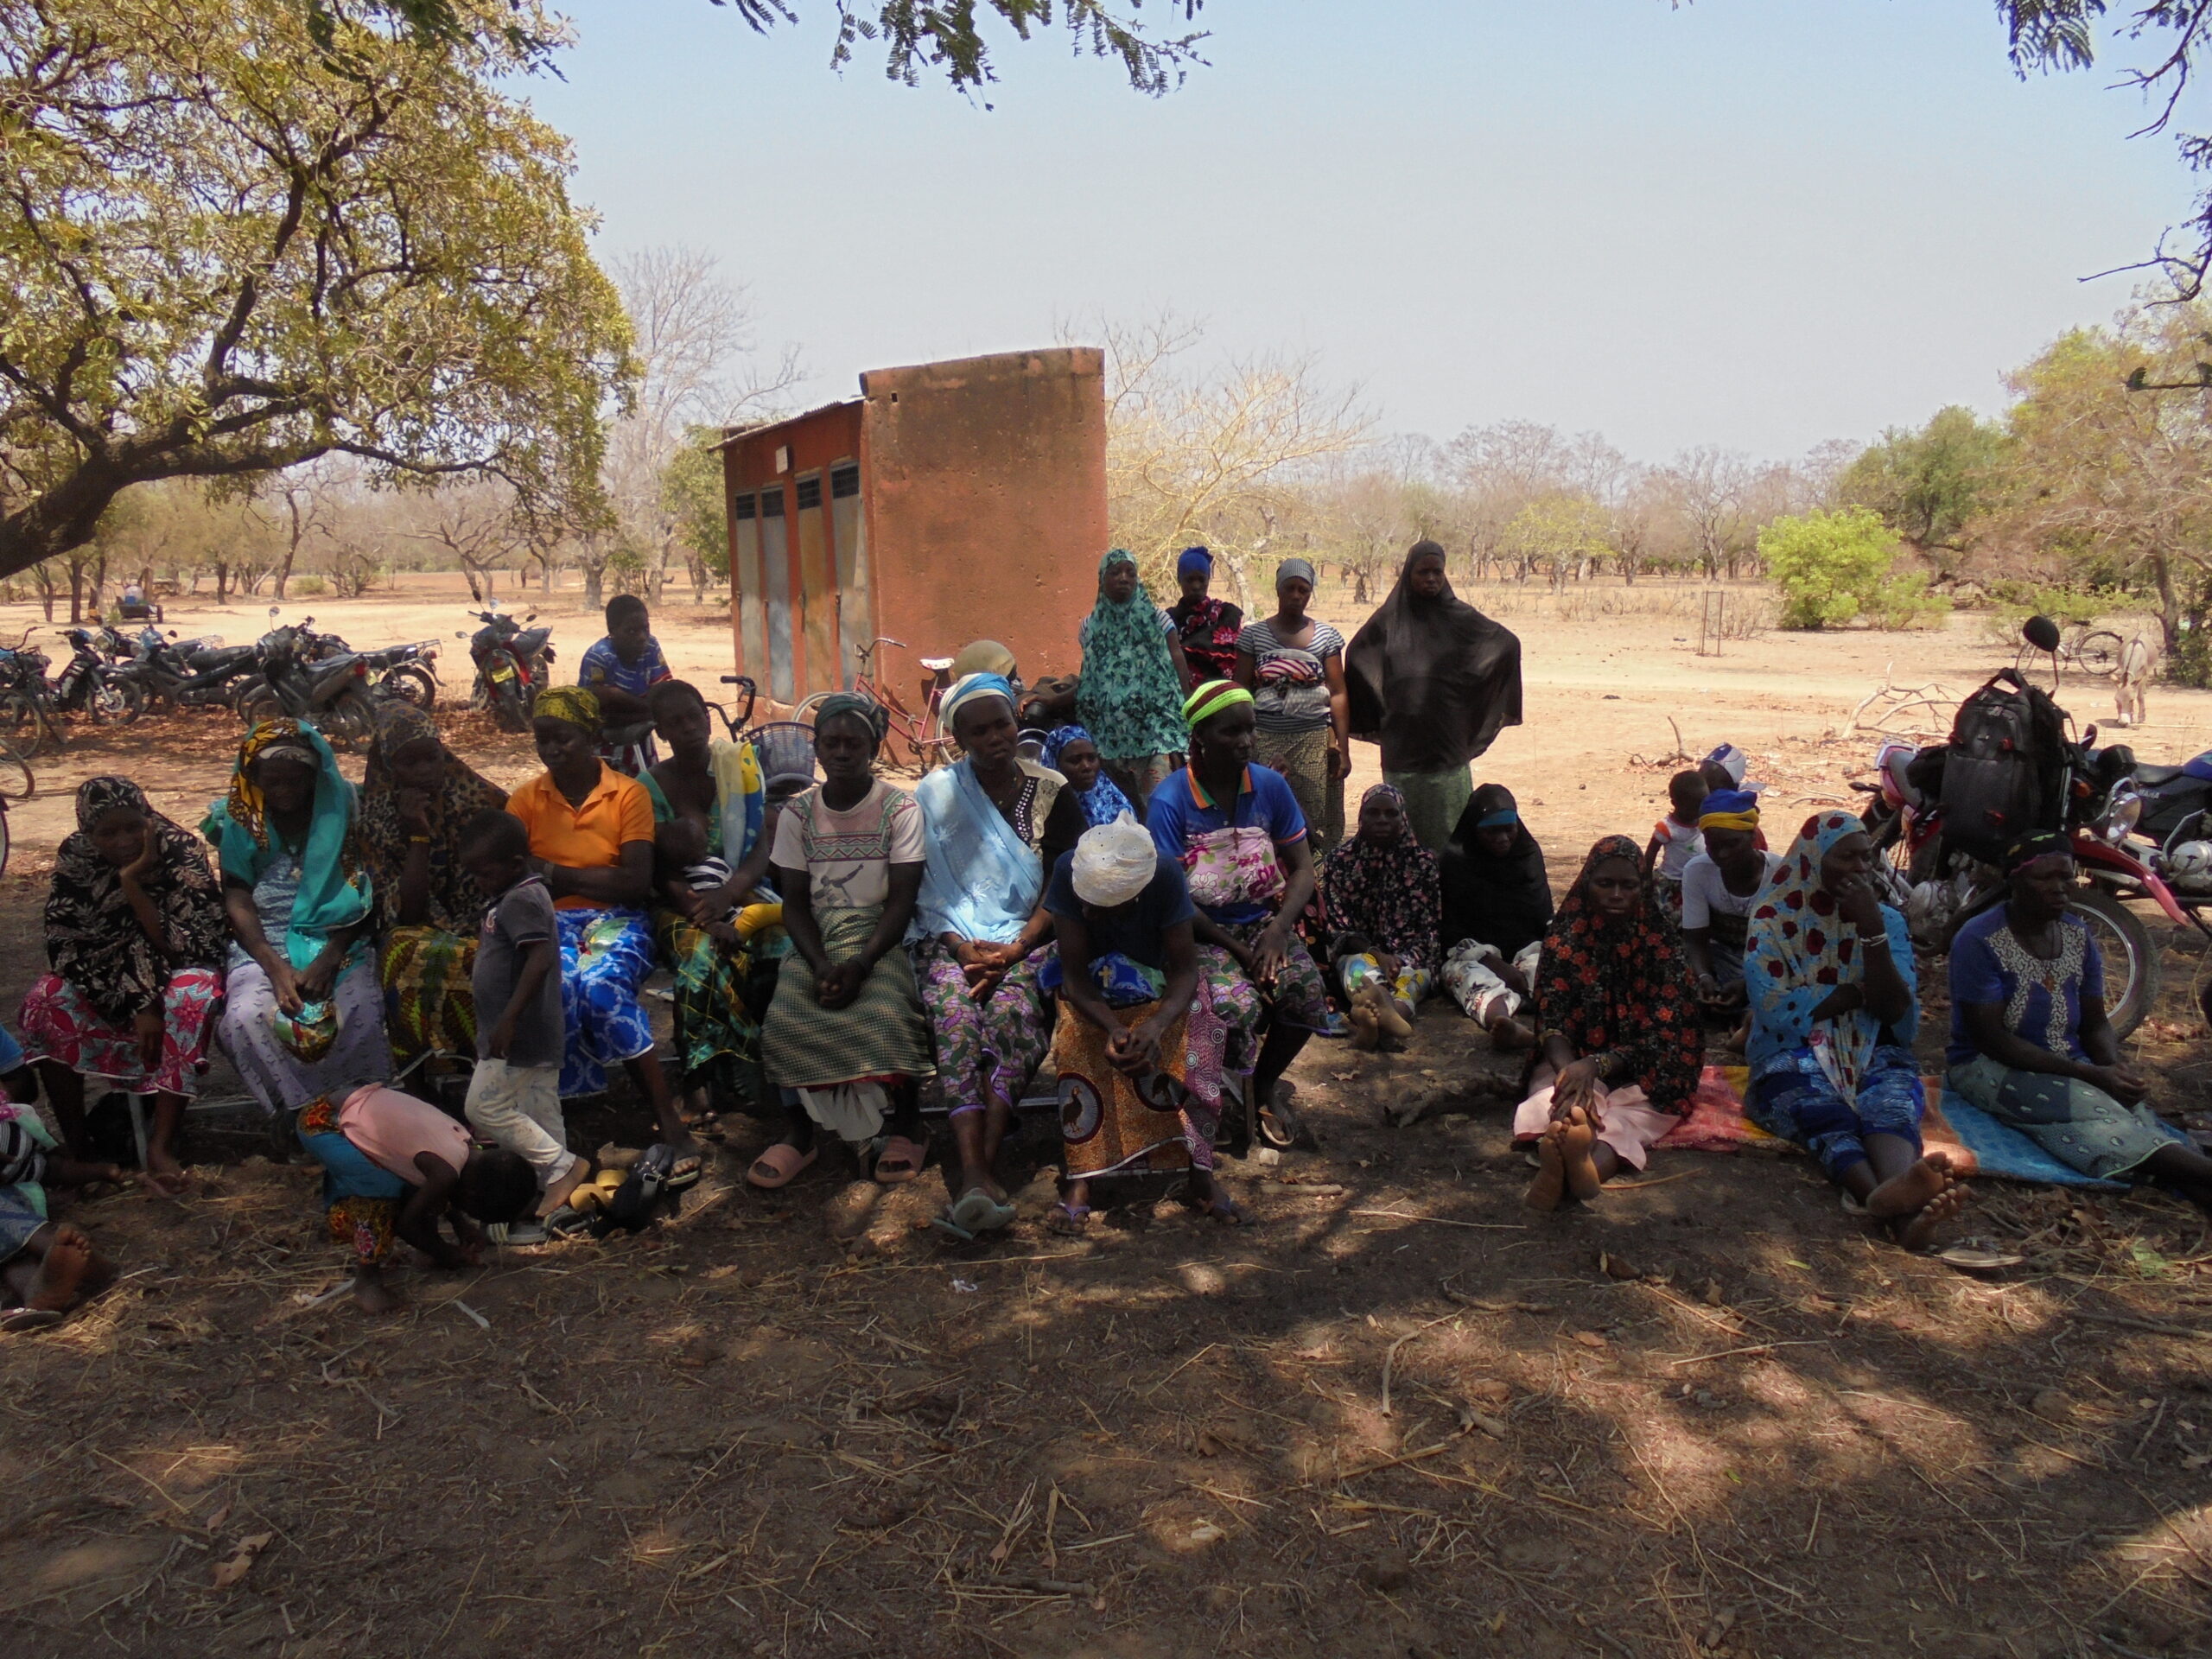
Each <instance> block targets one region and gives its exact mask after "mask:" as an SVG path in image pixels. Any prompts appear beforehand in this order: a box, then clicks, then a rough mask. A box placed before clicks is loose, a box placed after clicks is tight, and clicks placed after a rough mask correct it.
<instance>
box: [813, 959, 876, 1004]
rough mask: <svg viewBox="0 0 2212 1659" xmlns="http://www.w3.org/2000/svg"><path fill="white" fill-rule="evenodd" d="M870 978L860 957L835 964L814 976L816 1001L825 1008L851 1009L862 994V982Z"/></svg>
mask: <svg viewBox="0 0 2212 1659" xmlns="http://www.w3.org/2000/svg"><path fill="white" fill-rule="evenodd" d="M867 978H868V969H867V968H866V967H865V966H863V965H862V963H861V959H860V958H859V957H849V958H848V959H847V960H845V961H843V962H840V963H832V964H831V965H830V966H829V969H827V970H825V971H824V972H822V973H819V974H817V975H816V976H814V1000H815V1001H816V1002H817V1003H818V1004H820V1005H821V1006H822V1007H825V1008H842V1007H850V1006H851V1005H852V1002H853V999H854V998H855V997H857V996H858V995H860V994H861V982H862V981H864V980H866V979H867Z"/></svg>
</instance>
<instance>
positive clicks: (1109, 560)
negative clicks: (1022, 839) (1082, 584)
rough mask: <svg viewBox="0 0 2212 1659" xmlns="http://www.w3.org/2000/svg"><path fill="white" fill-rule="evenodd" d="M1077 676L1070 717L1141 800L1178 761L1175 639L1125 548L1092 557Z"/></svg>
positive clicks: (1111, 772) (1180, 669)
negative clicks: (1092, 594) (1094, 568)
mask: <svg viewBox="0 0 2212 1659" xmlns="http://www.w3.org/2000/svg"><path fill="white" fill-rule="evenodd" d="M1076 639H1077V643H1078V644H1079V645H1082V647H1083V676H1082V678H1081V680H1080V682H1079V683H1078V684H1077V688H1076V704H1075V706H1076V715H1077V718H1078V719H1079V720H1081V721H1083V723H1084V725H1085V726H1086V727H1088V728H1090V735H1091V740H1092V741H1094V742H1095V743H1096V744H1097V746H1098V758H1099V759H1100V760H1102V761H1103V762H1104V763H1105V767H1106V772H1107V775H1108V776H1109V777H1110V778H1112V779H1113V780H1114V781H1115V783H1116V784H1117V785H1120V786H1121V789H1122V793H1123V794H1125V795H1127V796H1128V798H1130V799H1131V800H1135V801H1141V800H1144V799H1146V798H1148V797H1149V796H1150V795H1151V794H1152V791H1154V789H1155V788H1157V787H1158V786H1159V784H1160V779H1163V778H1165V777H1166V776H1167V774H1168V773H1169V772H1173V771H1174V770H1175V768H1176V767H1177V766H1179V765H1181V764H1182V749H1183V721H1182V715H1181V711H1182V707H1183V684H1184V680H1185V673H1186V671H1185V667H1184V664H1183V646H1182V642H1181V641H1180V640H1179V639H1177V637H1176V634H1175V625H1174V623H1173V622H1172V621H1171V620H1168V617H1167V613H1166V612H1164V611H1162V610H1161V609H1160V607H1158V606H1157V605H1154V603H1153V602H1152V595H1151V594H1148V593H1147V592H1146V591H1145V586H1144V582H1142V581H1141V579H1140V578H1139V576H1138V575H1137V562H1136V560H1135V557H1133V556H1131V555H1130V554H1129V552H1128V550H1126V549H1124V548H1119V547H1117V548H1115V549H1114V550H1112V551H1110V552H1109V553H1108V554H1107V555H1106V556H1105V557H1104V558H1103V559H1101V560H1099V562H1098V602H1097V604H1096V606H1094V607H1092V608H1091V612H1090V615H1089V616H1087V617H1085V618H1084V620H1083V626H1082V628H1081V629H1080V630H1079V631H1078V632H1077V635H1076Z"/></svg>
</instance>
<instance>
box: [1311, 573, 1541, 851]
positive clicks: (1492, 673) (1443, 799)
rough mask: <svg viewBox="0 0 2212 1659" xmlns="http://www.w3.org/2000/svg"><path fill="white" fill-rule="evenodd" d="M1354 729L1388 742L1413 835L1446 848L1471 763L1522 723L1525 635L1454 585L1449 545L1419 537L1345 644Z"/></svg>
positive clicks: (1390, 779)
mask: <svg viewBox="0 0 2212 1659" xmlns="http://www.w3.org/2000/svg"><path fill="white" fill-rule="evenodd" d="M1344 689H1345V690H1346V692H1347V694H1348V695H1349V696H1350V699H1351V732H1352V735H1353V736H1355V737H1359V738H1363V739H1365V740H1366V741H1369V742H1371V743H1378V744H1380V745H1381V746H1382V748H1383V781H1384V782H1385V783H1389V784H1395V785H1397V786H1398V788H1399V789H1400V790H1401V791H1403V792H1404V794H1405V798H1406V816H1407V817H1408V820H1409V821H1410V822H1411V823H1412V824H1413V827H1414V835H1415V836H1417V837H1418V838H1419V839H1420V841H1421V845H1422V846H1424V847H1426V848H1427V849H1429V850H1430V851H1431V852H1436V851H1440V850H1441V849H1442V848H1443V846H1444V843H1445V842H1446V839H1447V838H1448V837H1449V836H1451V834H1452V826H1453V825H1454V824H1456V823H1458V822H1459V815H1460V813H1461V812H1463V811H1464V810H1465V809H1466V805H1467V801H1468V799H1469V798H1470V797H1471V795H1472V794H1473V792H1474V783H1473V779H1472V778H1471V776H1470V775H1469V773H1468V771H1467V763H1468V762H1469V761H1470V760H1473V759H1474V758H1475V757H1476V756H1477V755H1479V754H1481V753H1484V751H1486V750H1487V749H1488V748H1489V747H1490V746H1491V743H1493V742H1495V741H1497V734H1498V733H1499V731H1501V730H1502V729H1503V728H1505V727H1508V726H1518V725H1519V724H1520V723H1521V642H1520V640H1518V639H1516V638H1515V637H1514V636H1513V635H1512V633H1510V632H1509V631H1507V630H1506V629H1504V628H1503V627H1501V626H1498V625H1497V623H1495V622H1493V621H1491V620H1490V618H1488V617H1486V616H1484V614H1483V613H1481V612H1480V611H1478V610H1477V609H1476V608H1475V607H1473V606H1471V605H1470V604H1467V603H1466V602H1465V601H1463V600H1461V599H1459V597H1458V596H1457V595H1455V594H1453V593H1452V584H1451V582H1449V581H1448V580H1447V579H1446V576H1445V574H1444V550H1443V549H1442V548H1441V547H1439V546H1438V545H1437V544H1436V543H1434V542H1427V541H1423V542H1415V543H1414V544H1413V546H1412V547H1411V548H1410V549H1409V550H1408V551H1407V554H1406V563H1405V568H1404V569H1402V570H1401V571H1400V572H1399V573H1398V585H1397V586H1396V587H1395V588H1392V589H1391V590H1390V594H1389V598H1387V599H1385V600H1384V601H1383V602H1382V604H1380V605H1379V606H1377V607H1376V610H1375V614H1374V615H1372V616H1370V617H1369V618H1368V619H1367V622H1366V625H1365V626H1363V627H1362V628H1361V629H1360V631H1359V632H1357V633H1356V634H1354V635H1353V636H1352V641H1351V647H1350V648H1349V649H1348V650H1347V651H1346V652H1344Z"/></svg>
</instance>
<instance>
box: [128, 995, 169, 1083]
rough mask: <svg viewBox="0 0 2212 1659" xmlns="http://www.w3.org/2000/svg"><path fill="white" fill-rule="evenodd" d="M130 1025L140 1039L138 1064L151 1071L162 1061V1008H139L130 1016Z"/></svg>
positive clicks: (133, 1032)
mask: <svg viewBox="0 0 2212 1659" xmlns="http://www.w3.org/2000/svg"><path fill="white" fill-rule="evenodd" d="M130 1027H131V1032H132V1034H133V1035H134V1036H136V1037H137V1039H138V1064H139V1065H143V1066H144V1067H145V1068H146V1070H147V1071H149V1072H151V1071H153V1069H154V1068H155V1067H156V1066H157V1065H160V1064H161V1063H162V1010H161V1009H160V1008H158V1007H152V1008H141V1009H139V1010H138V1012H137V1014H133V1015H131V1016H130Z"/></svg>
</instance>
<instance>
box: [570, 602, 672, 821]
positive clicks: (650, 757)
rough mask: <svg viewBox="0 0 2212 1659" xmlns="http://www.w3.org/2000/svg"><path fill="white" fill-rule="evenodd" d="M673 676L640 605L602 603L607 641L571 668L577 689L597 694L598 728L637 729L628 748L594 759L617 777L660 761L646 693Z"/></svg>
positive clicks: (603, 751) (618, 746)
mask: <svg viewBox="0 0 2212 1659" xmlns="http://www.w3.org/2000/svg"><path fill="white" fill-rule="evenodd" d="M675 677H676V671H675V670H673V669H671V667H669V665H668V658H665V657H664V656H662V655H661V649H660V641H659V640H658V639H654V638H653V620H652V613H650V612H648V611H647V610H646V609H645V601H644V600H642V599H639V597H638V596H637V595H636V594H615V595H614V597H613V598H612V599H610V600H608V601H607V637H606V638H605V639H601V640H600V641H599V642H598V643H597V644H595V645H592V646H591V647H590V648H589V649H588V650H587V651H586V652H584V654H583V660H582V662H580V663H578V664H576V683H577V684H578V685H581V686H584V687H587V688H588V689H589V690H593V691H594V692H596V693H598V695H599V713H600V720H601V726H602V728H603V729H604V730H606V731H608V732H613V731H616V730H619V729H620V728H624V727H631V726H642V727H644V728H645V730H644V731H643V732H642V733H641V734H639V736H638V738H637V740H636V741H633V742H611V741H609V742H603V743H602V744H601V747H600V751H599V758H600V759H601V760H604V761H606V762H607V765H608V766H612V767H613V768H614V769H615V770H616V771H617V772H622V773H624V774H626V776H628V777H632V778H634V777H636V776H637V775H638V774H639V772H643V771H644V770H645V768H646V767H647V766H652V765H653V764H655V763H656V762H657V761H658V760H659V759H660V751H659V750H658V749H657V748H656V747H654V746H653V733H652V718H653V714H652V709H651V708H649V707H648V706H647V705H646V702H645V693H646V692H648V691H650V690H652V688H653V687H655V686H657V685H658V684H659V683H661V682H662V681H663V680H672V679H674V678H675Z"/></svg>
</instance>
